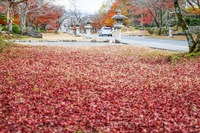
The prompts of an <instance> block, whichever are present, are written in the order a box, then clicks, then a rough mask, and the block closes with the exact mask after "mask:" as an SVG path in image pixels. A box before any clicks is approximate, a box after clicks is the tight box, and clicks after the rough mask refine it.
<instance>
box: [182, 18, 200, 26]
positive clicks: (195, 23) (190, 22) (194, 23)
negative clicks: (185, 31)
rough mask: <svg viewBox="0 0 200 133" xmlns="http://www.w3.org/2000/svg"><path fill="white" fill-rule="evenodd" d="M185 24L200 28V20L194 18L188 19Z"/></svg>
mask: <svg viewBox="0 0 200 133" xmlns="http://www.w3.org/2000/svg"><path fill="white" fill-rule="evenodd" d="M185 22H186V23H187V25H189V26H199V24H200V18H192V17H186V18H185Z"/></svg>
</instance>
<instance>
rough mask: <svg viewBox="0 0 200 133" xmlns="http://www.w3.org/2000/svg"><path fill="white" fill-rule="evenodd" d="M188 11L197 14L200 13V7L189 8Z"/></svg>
mask: <svg viewBox="0 0 200 133" xmlns="http://www.w3.org/2000/svg"><path fill="white" fill-rule="evenodd" d="M187 12H188V13H191V14H195V15H200V9H199V8H188V9H187Z"/></svg>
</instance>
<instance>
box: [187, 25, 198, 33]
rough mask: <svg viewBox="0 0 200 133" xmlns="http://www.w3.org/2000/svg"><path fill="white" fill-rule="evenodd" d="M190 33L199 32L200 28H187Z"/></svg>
mask: <svg viewBox="0 0 200 133" xmlns="http://www.w3.org/2000/svg"><path fill="white" fill-rule="evenodd" d="M189 30H190V33H197V32H200V26H189Z"/></svg>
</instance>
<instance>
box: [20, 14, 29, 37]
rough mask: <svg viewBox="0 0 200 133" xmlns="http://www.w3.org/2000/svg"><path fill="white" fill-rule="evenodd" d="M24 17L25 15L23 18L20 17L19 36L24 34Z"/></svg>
mask: <svg viewBox="0 0 200 133" xmlns="http://www.w3.org/2000/svg"><path fill="white" fill-rule="evenodd" d="M26 16H27V15H24V16H20V19H21V20H20V31H21V34H24V33H25V32H26Z"/></svg>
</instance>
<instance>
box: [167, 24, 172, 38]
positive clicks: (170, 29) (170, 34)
mask: <svg viewBox="0 0 200 133" xmlns="http://www.w3.org/2000/svg"><path fill="white" fill-rule="evenodd" d="M172 33H173V30H172V25H170V26H169V36H168V37H169V38H173V35H172Z"/></svg>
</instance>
